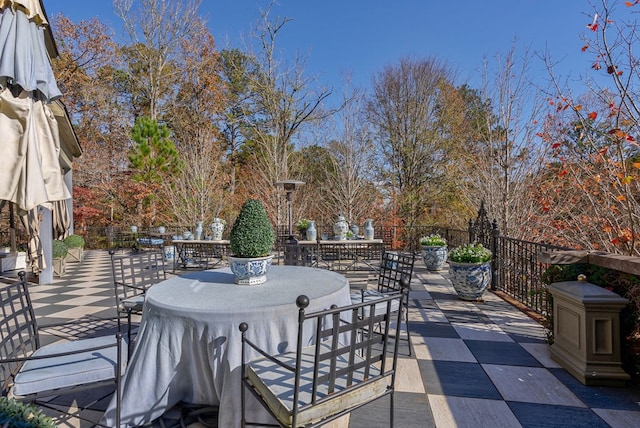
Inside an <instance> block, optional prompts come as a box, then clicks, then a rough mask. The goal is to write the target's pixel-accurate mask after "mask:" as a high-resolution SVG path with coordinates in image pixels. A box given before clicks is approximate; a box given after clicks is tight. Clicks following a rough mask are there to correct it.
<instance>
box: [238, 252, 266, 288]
mask: <svg viewBox="0 0 640 428" xmlns="http://www.w3.org/2000/svg"><path fill="white" fill-rule="evenodd" d="M227 260H228V262H229V267H230V268H231V272H233V275H234V281H235V283H236V284H238V285H258V284H262V283H264V282H266V280H267V271H268V270H269V267H270V266H271V261H272V260H273V256H266V257H234V256H229V257H227Z"/></svg>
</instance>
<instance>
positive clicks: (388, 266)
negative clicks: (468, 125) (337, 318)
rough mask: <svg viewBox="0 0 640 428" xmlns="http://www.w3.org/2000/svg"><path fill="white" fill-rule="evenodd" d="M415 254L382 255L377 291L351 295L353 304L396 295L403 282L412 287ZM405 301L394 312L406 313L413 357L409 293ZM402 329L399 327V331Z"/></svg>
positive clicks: (362, 291) (409, 343) (389, 253)
mask: <svg viewBox="0 0 640 428" xmlns="http://www.w3.org/2000/svg"><path fill="white" fill-rule="evenodd" d="M415 260H416V255H415V253H399V252H394V251H385V252H384V253H382V260H381V262H380V272H379V273H378V278H377V287H376V289H375V290H364V289H363V290H361V291H359V292H354V293H352V294H351V303H359V302H367V301H372V300H376V299H379V298H380V297H383V296H386V295H387V294H388V293H396V292H398V291H400V290H401V289H402V284H401V282H403V281H406V283H407V286H408V287H410V284H411V277H412V276H413V265H414V264H415ZM404 299H405V301H404V302H403V305H402V306H401V305H397V306H396V307H394V308H393V309H394V310H401V312H404V324H405V329H406V332H407V342H408V346H409V355H411V352H412V351H411V340H410V338H409V292H408V290H407V293H406V294H405V295H404ZM376 310H377V311H384V310H386V308H385V307H384V306H381V307H379V308H377V307H376ZM399 330H400V328H399V327H398V331H399Z"/></svg>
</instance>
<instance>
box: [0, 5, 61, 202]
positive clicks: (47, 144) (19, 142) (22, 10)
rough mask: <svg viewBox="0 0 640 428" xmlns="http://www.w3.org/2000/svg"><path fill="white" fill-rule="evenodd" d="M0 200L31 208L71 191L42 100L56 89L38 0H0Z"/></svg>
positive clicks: (53, 122)
mask: <svg viewBox="0 0 640 428" xmlns="http://www.w3.org/2000/svg"><path fill="white" fill-rule="evenodd" d="M0 7H1V8H2V9H0V89H1V92H0V131H1V134H2V137H3V138H2V141H1V142H0V147H1V148H2V152H3V156H2V157H1V158H0V183H3V184H4V183H6V184H5V185H3V186H1V187H0V199H4V200H8V201H11V202H14V203H15V204H16V206H17V207H18V210H19V212H21V213H24V212H26V211H30V210H31V209H33V208H35V207H36V206H38V205H45V206H47V204H49V203H51V202H53V201H57V200H63V199H69V198H70V197H71V194H70V193H69V189H67V186H66V185H65V183H64V180H63V177H62V170H61V168H60V160H59V156H60V136H59V132H58V124H57V122H56V120H55V116H54V115H53V113H52V111H51V109H50V108H49V106H48V105H46V104H45V102H46V103H48V102H51V100H53V99H56V98H59V97H60V95H61V93H60V90H59V89H58V86H57V84H56V81H55V77H54V75H53V71H52V70H51V65H50V63H49V58H48V56H47V51H46V47H45V43H44V27H43V26H44V25H47V21H46V19H45V15H44V12H43V11H42V10H41V8H40V4H39V2H38V1H37V0H12V1H9V0H0Z"/></svg>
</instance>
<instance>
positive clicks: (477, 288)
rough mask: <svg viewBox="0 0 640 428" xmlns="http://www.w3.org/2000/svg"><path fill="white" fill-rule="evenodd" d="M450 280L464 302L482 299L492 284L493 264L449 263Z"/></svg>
mask: <svg viewBox="0 0 640 428" xmlns="http://www.w3.org/2000/svg"><path fill="white" fill-rule="evenodd" d="M449 280H450V281H451V284H452V285H453V288H454V289H455V290H456V293H458V297H459V298H461V299H462V300H471V301H476V300H480V299H482V295H483V294H484V290H486V289H487V286H488V285H489V283H490V282H491V262H490V261H488V262H484V263H457V262H452V261H450V262H449Z"/></svg>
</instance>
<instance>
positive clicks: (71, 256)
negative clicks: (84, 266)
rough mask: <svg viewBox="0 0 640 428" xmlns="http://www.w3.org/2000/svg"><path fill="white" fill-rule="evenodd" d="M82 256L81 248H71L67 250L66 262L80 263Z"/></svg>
mask: <svg viewBox="0 0 640 428" xmlns="http://www.w3.org/2000/svg"><path fill="white" fill-rule="evenodd" d="M82 256H83V248H82V247H73V248H69V249H68V251H67V258H66V259H67V261H68V262H81V261H82Z"/></svg>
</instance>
